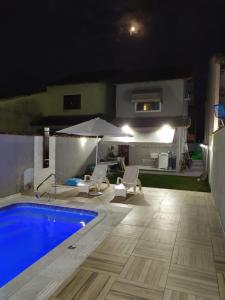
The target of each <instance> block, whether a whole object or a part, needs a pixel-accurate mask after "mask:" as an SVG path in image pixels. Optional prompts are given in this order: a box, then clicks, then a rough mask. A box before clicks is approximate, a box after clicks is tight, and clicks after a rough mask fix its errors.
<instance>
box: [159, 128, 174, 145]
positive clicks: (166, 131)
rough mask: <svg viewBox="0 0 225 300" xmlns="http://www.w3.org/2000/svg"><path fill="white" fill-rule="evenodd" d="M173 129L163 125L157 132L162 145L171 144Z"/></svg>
mask: <svg viewBox="0 0 225 300" xmlns="http://www.w3.org/2000/svg"><path fill="white" fill-rule="evenodd" d="M174 132H175V129H174V128H172V127H171V126H170V125H168V124H165V125H163V126H162V127H161V128H160V129H159V130H158V132H157V133H158V135H159V138H160V140H161V142H162V143H172V142H173V137H174Z"/></svg>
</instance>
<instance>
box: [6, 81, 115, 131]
mask: <svg viewBox="0 0 225 300" xmlns="http://www.w3.org/2000/svg"><path fill="white" fill-rule="evenodd" d="M72 94H80V95H81V109H79V110H74V109H72V110H64V109H63V96H64V95H72ZM113 112H114V87H113V86H112V85H111V84H108V83H104V82H102V83H101V82H100V83H82V84H70V85H61V86H51V87H48V89H47V91H46V92H42V93H36V94H32V95H27V96H26V95H25V96H19V97H14V98H7V99H1V100H0V114H1V118H0V132H3V133H35V132H36V131H37V130H36V129H35V128H34V127H32V126H31V125H30V123H31V122H32V121H35V120H36V119H38V118H41V117H46V116H65V115H68V116H69V115H86V114H89V115H92V114H93V115H95V114H98V113H101V114H107V115H112V114H113Z"/></svg>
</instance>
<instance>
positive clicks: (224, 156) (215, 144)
mask: <svg viewBox="0 0 225 300" xmlns="http://www.w3.org/2000/svg"><path fill="white" fill-rule="evenodd" d="M209 183H210V186H211V190H212V194H213V197H214V200H215V203H216V206H217V208H218V211H219V214H220V218H221V222H222V224H223V227H224V228H225V128H223V129H220V130H219V131H217V132H215V133H214V134H213V135H212V138H211V141H210V146H209Z"/></svg>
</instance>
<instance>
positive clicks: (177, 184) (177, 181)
mask: <svg viewBox="0 0 225 300" xmlns="http://www.w3.org/2000/svg"><path fill="white" fill-rule="evenodd" d="M117 176H120V177H122V174H118V175H115V174H114V175H112V176H110V177H109V180H110V183H114V184H115V183H116V178H117ZM139 178H140V180H141V183H142V186H145V187H153V188H163V189H175V190H186V191H196V192H210V187H209V183H208V181H207V180H206V181H202V180H201V181H197V178H196V177H188V176H175V175H161V174H140V175H139Z"/></svg>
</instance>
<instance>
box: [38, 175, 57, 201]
mask: <svg viewBox="0 0 225 300" xmlns="http://www.w3.org/2000/svg"><path fill="white" fill-rule="evenodd" d="M52 176H54V178H55V184H54V188H55V199H56V175H55V174H54V173H51V174H49V175H48V176H47V177H46V178H45V179H44V180H43V181H42V182H41V183H40V184H39V185H38V186H37V188H36V192H38V189H39V188H40V187H41V186H42V184H43V183H45V182H46V181H47V180H48V179H49V178H51V177H52ZM44 194H48V195H49V201H50V194H49V193H47V192H44V193H43V194H42V195H41V196H40V195H39V196H38V198H40V197H42V196H43V195H44ZM37 195H38V194H37Z"/></svg>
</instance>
